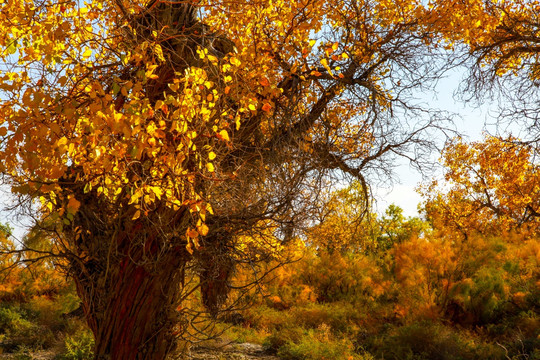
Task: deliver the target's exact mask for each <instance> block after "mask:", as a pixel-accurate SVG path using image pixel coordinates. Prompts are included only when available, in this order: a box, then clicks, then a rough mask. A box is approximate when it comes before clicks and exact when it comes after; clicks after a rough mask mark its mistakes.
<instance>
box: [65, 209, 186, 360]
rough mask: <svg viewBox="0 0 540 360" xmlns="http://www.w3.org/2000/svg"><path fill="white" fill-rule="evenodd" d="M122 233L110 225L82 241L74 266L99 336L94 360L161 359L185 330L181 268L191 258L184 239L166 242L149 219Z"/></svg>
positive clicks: (87, 313)
mask: <svg viewBox="0 0 540 360" xmlns="http://www.w3.org/2000/svg"><path fill="white" fill-rule="evenodd" d="M86 210H87V209H85V210H83V211H81V213H80V214H79V215H78V216H77V219H78V220H80V219H81V217H82V213H85V212H86ZM179 216H180V218H182V214H179ZM176 220H178V221H179V223H181V222H182V219H176ZM94 221H95V222H96V223H97V222H98V220H97V219H96V218H94ZM128 223H129V222H128V221H126V224H128ZM181 227H182V226H181ZM121 228H122V229H123V231H121V232H120V231H118V227H114V226H112V224H110V223H109V224H108V225H107V226H106V228H105V231H103V232H101V233H99V232H96V233H95V234H94V236H81V237H80V241H79V245H78V248H77V250H76V253H77V254H78V260H77V261H74V262H72V264H71V274H72V277H73V278H74V280H75V284H76V286H77V292H78V294H79V297H80V298H81V301H82V306H83V309H84V313H85V317H86V321H87V323H88V325H89V327H90V329H91V330H92V332H93V333H94V338H95V349H94V354H95V357H94V359H96V360H143V359H144V360H150V359H151V360H162V359H165V358H166V357H167V355H168V354H170V353H171V351H173V350H174V349H175V348H176V338H177V335H178V334H179V333H180V332H181V331H182V329H181V328H179V327H181V326H182V322H181V316H180V312H179V311H177V309H178V307H179V305H180V300H181V299H180V298H181V296H182V291H181V290H182V284H183V280H184V272H183V270H182V269H184V267H185V265H186V264H187V263H188V262H189V261H190V260H191V254H189V253H188V252H187V250H186V246H185V245H186V244H185V239H184V240H182V239H179V238H175V237H163V229H161V230H162V232H161V233H160V231H159V230H160V229H157V228H155V227H151V226H150V225H149V223H147V222H146V221H144V220H139V221H138V222H135V224H129V225H126V226H124V227H121ZM115 229H116V230H115ZM184 231H185V230H184ZM107 235H109V236H107ZM92 245H94V246H95V247H94V248H91V249H88V250H86V251H85V249H87V248H88V247H89V246H92Z"/></svg>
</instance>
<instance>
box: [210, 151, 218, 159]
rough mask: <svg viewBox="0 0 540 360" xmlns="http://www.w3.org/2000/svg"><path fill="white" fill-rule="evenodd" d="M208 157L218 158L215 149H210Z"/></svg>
mask: <svg viewBox="0 0 540 360" xmlns="http://www.w3.org/2000/svg"><path fill="white" fill-rule="evenodd" d="M208 158H209V159H210V160H214V159H215V158H216V153H215V152H213V151H210V152H209V153H208Z"/></svg>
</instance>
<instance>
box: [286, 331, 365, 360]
mask: <svg viewBox="0 0 540 360" xmlns="http://www.w3.org/2000/svg"><path fill="white" fill-rule="evenodd" d="M297 335H298V334H297ZM277 355H278V356H279V357H280V358H282V359H287V360H331V359H347V360H353V359H356V360H362V359H365V360H368V359H373V357H372V356H371V355H369V354H367V353H366V354H363V355H360V354H357V353H355V352H354V346H353V344H352V342H351V341H350V340H348V339H341V338H336V337H335V336H334V335H333V334H332V333H331V332H330V328H329V327H328V326H325V325H321V326H320V327H319V328H318V329H311V330H308V331H307V332H304V333H302V334H300V336H298V337H297V338H296V339H289V340H288V341H286V342H285V343H284V344H283V345H281V346H280V347H279V349H278V351H277Z"/></svg>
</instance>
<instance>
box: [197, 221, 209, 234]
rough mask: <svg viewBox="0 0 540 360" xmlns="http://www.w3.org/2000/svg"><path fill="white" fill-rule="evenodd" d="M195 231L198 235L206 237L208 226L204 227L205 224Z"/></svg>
mask: <svg viewBox="0 0 540 360" xmlns="http://www.w3.org/2000/svg"><path fill="white" fill-rule="evenodd" d="M197 230H198V231H199V234H201V235H202V236H206V235H207V234H208V226H206V224H202V225H201V226H198V227H197Z"/></svg>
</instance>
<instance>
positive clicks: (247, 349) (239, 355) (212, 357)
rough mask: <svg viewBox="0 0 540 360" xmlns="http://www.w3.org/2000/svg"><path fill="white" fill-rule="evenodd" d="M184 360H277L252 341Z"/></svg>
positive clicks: (200, 350)
mask: <svg viewBox="0 0 540 360" xmlns="http://www.w3.org/2000/svg"><path fill="white" fill-rule="evenodd" d="M57 355H58V354H56V353H55V352H54V351H50V350H49V351H37V352H33V353H29V354H25V355H24V356H21V354H0V360H20V359H21V360H22V359H24V360H54V359H55V358H56V356H57ZM185 359H186V360H279V358H278V357H275V356H272V355H269V354H268V353H267V352H265V350H264V349H263V347H262V346H261V345H257V344H252V343H242V344H238V343H222V344H220V345H209V346H198V347H196V348H193V349H192V350H191V351H190V353H189V354H187V355H186V356H185Z"/></svg>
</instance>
